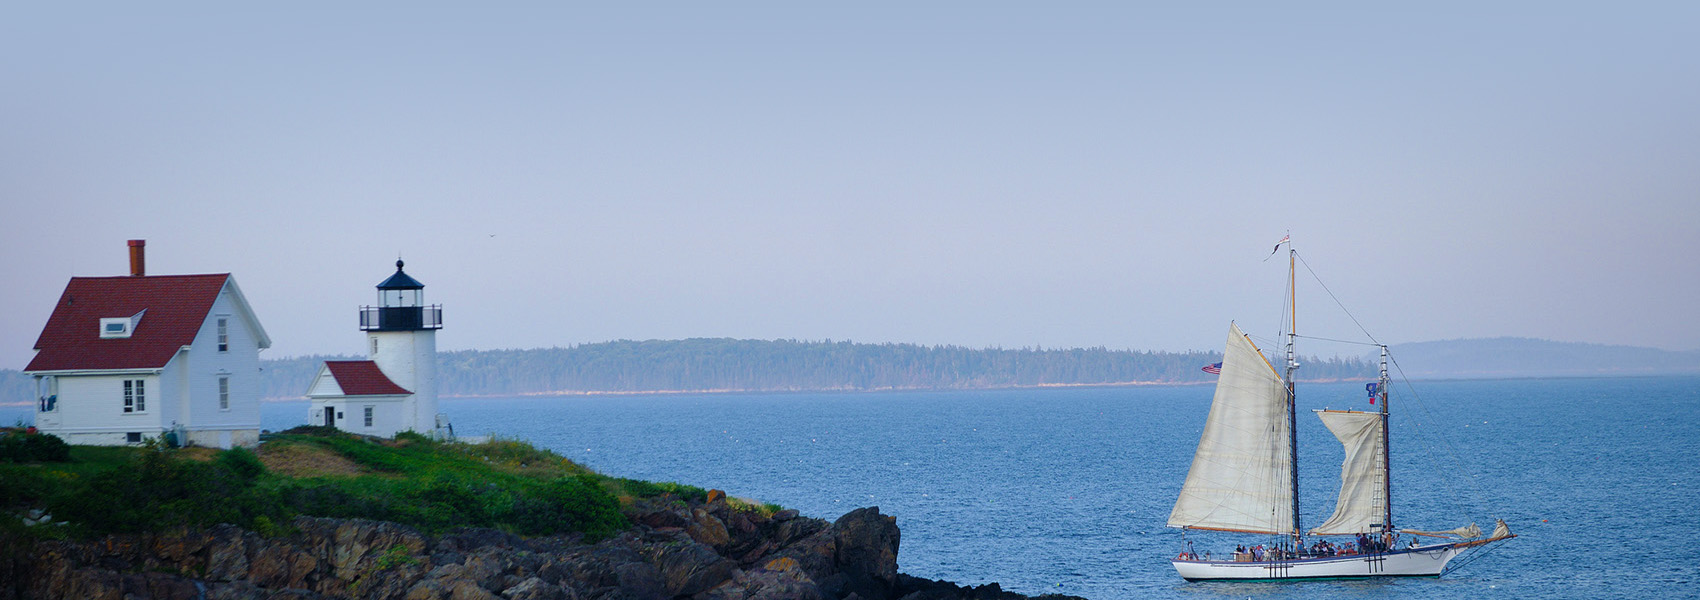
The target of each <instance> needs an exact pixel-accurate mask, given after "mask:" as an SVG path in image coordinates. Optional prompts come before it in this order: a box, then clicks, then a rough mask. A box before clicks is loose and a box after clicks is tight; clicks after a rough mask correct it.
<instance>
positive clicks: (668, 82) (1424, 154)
mask: <svg viewBox="0 0 1700 600" xmlns="http://www.w3.org/2000/svg"><path fill="white" fill-rule="evenodd" d="M234 4H235V5H233V3H226V2H218V3H205V4H188V3H112V4H106V5H101V3H46V2H42V3H10V4H7V5H6V6H5V7H4V8H0V223H3V224H4V229H3V233H0V256H3V258H4V261H3V262H0V290H3V293H0V342H3V343H0V367H6V368H21V367H22V366H23V365H24V364H25V363H26V362H27V361H28V360H29V358H30V357H31V356H32V355H33V351H32V350H31V346H32V345H33V342H34V341H35V337H36V335H37V334H38V333H39V332H40V329H41V327H42V325H43V324H44V323H45V322H46V319H47V315H48V313H49V312H50V310H51V309H52V305H53V302H54V300H55V299H56V298H57V297H58V295H59V293H60V292H61V291H62V290H63V288H64V285H65V282H66V280H67V279H68V278H70V277H72V276H100V275H122V274H125V273H127V268H128V266H127V264H128V263H127V258H126V248H125V243H124V241H125V240H126V239H130V238H145V239H147V241H148V246H147V249H148V269H149V272H150V273H151V274H175V273H204V272H231V273H234V274H235V276H236V278H237V280H238V281H239V282H240V284H241V286H242V289H243V291H244V292H245V293H246V294H247V296H248V298H249V300H250V301H251V302H252V304H253V306H254V308H255V310H256V311H257V312H258V314H259V317H260V319H261V320H262V322H263V323H264V324H265V326H266V328H267V329H268V331H269V332H270V334H271V336H272V339H273V340H274V346H273V348H272V349H271V350H270V351H268V352H267V353H266V354H265V355H264V356H269V357H273V358H277V357H286V356H293V355H301V354H310V353H359V352H360V351H361V349H362V339H363V338H362V337H361V334H360V332H359V331H358V330H357V328H356V308H357V307H358V306H360V305H361V304H371V303H373V301H374V299H375V293H374V290H373V286H374V285H376V284H377V283H378V282H379V281H381V280H383V279H384V278H385V277H387V276H389V274H390V273H391V272H393V271H394V267H393V266H392V263H393V262H394V261H395V258H396V255H397V254H398V253H399V254H401V255H402V256H403V257H404V258H405V259H406V260H407V263H408V272H409V273H410V274H412V275H414V276H415V277H417V278H418V279H420V280H421V281H423V282H424V283H425V284H426V286H427V287H426V290H425V292H426V299H427V301H429V302H433V303H441V304H443V305H444V317H445V321H446V327H445V328H444V329H443V330H442V332H440V333H439V336H438V344H439V347H440V348H443V349H462V348H530V347H547V346H556V345H568V344H574V343H584V342H596V341H605V340H610V339H620V338H631V339H648V338H684V337H698V336H716V337H718V336H728V337H738V338H765V339H772V338H798V339H824V338H831V339H839V340H842V339H850V340H855V341H861V342H887V341H892V342H918V343H924V344H946V343H948V344H959V345H967V346H976V347H978V346H994V345H995V346H1004V347H1021V346H1031V345H1042V346H1045V347H1054V346H1100V345H1102V346H1108V347H1111V348H1133V349H1153V350H1186V349H1218V348H1219V347H1220V346H1221V344H1222V339H1223V338H1224V336H1225V333H1226V330H1227V323H1228V320H1229V319H1238V320H1239V321H1240V322H1241V323H1242V325H1244V326H1245V328H1246V329H1247V330H1248V331H1250V332H1253V333H1257V334H1261V335H1268V334H1271V333H1273V332H1274V331H1275V330H1276V328H1277V327H1278V326H1279V313H1280V311H1281V306H1282V302H1281V297H1280V295H1281V291H1282V283H1283V281H1282V280H1283V279H1284V277H1285V275H1286V270H1285V265H1284V264H1282V263H1281V261H1280V260H1278V259H1271V260H1269V261H1268V262H1262V260H1263V258H1264V257H1265V255H1267V254H1268V253H1269V251H1270V249H1271V248H1272V247H1273V245H1274V242H1275V241H1276V240H1278V239H1280V237H1281V236H1282V235H1284V234H1286V233H1287V232H1289V231H1290V232H1291V233H1292V235H1293V238H1294V239H1295V240H1296V241H1297V243H1298V244H1299V246H1298V248H1299V252H1300V253H1301V255H1302V256H1304V257H1306V258H1307V259H1308V260H1309V262H1310V265H1311V266H1312V267H1314V268H1315V269H1316V270H1317V271H1318V273H1319V274H1320V275H1321V276H1322V278H1323V280H1324V282H1326V283H1327V284H1328V286H1329V287H1330V288H1332V289H1333V291H1334V292H1335V294H1337V295H1338V296H1340V298H1341V300H1342V301H1344V302H1345V303H1346V305H1347V306H1348V307H1349V308H1351V309H1352V310H1353V313H1354V314H1355V315H1356V316H1357V317H1358V319H1359V320H1360V321H1362V322H1363V323H1364V324H1365V325H1366V326H1367V327H1369V329H1370V330H1371V331H1372V332H1374V333H1375V334H1376V335H1377V336H1379V337H1380V338H1381V339H1382V340H1383V341H1388V342H1394V343H1397V342H1408V341H1423V340H1433V339H1447V338H1458V337H1489V336H1506V335H1510V336H1531V337H1541V338H1547V339H1556V340H1563V341H1586V342H1600V343H1612V344H1633V345H1645V346H1656V347H1661V348H1667V349H1692V348H1696V347H1700V342H1697V341H1696V340H1697V339H1700V319H1697V318H1696V317H1695V316H1694V307H1695V305H1696V301H1697V300H1700V261H1697V260H1696V257H1697V256H1700V3H1693V2H1671V3H1582V4H1575V5H1573V4H1570V3H1560V2H1531V3H1525V4H1519V3H1499V2H1490V3H1482V2H1464V3H1456V4H1442V3H1436V2H1421V3H1411V5H1410V6H1407V7H1404V8H1385V7H1366V6H1364V4H1365V3H1358V2H1342V3H1337V4H1294V3H1267V2H1253V3H1244V4H1241V3H1162V5H1161V6H1156V7H1139V6H1129V4H1131V3H1122V2H1113V3H1105V4H1087V3H1012V4H998V3H987V2H968V3H913V2H902V3H892V4H872V3H850V4H842V5H834V6H826V5H822V4H821V3H775V4H743V3H701V2H692V3H681V4H640V3H606V4H612V5H613V6H612V7H608V6H589V7H586V6H572V7H561V6H557V5H556V3H548V4H545V5H539V6H514V5H501V6H483V5H479V4H485V3H467V5H464V6H460V5H433V4H428V3H417V2H407V3H397V4H392V5H387V6H375V5H374V4H375V3H345V2H337V3H327V4H312V3H293V2H292V3H286V4H287V5H286V6H278V7H273V8H257V7H253V6H248V5H249V4H251V3H234ZM1171 4H1184V5H1185V6H1182V7H1172V6H1168V5H1171ZM1370 4H1383V3H1370ZM1302 268H1303V267H1301V269H1302ZM1299 293H1300V299H1299V301H1300V308H1301V313H1300V317H1299V319H1300V320H1299V327H1300V329H1301V331H1302V332H1309V333H1312V334H1315V335H1323V336H1345V335H1353V334H1355V331H1356V330H1355V328H1354V327H1352V326H1351V325H1350V323H1349V322H1345V321H1343V320H1342V319H1341V318H1339V317H1338V314H1339V313H1338V311H1337V310H1335V309H1333V307H1332V301H1330V300H1329V299H1328V297H1327V295H1326V294H1325V293H1324V292H1322V291H1321V290H1320V289H1317V288H1316V287H1315V285H1314V284H1307V285H1306V286H1301V288H1300V290H1299ZM1312 349H1313V350H1316V351H1318V352H1321V351H1323V350H1322V349H1320V348H1312Z"/></svg>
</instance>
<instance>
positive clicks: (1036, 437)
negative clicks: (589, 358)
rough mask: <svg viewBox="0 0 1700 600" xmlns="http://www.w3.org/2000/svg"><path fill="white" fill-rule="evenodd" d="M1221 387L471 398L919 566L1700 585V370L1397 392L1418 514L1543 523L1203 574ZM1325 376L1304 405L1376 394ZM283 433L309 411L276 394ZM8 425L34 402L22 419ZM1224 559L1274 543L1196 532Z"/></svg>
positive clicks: (1397, 588)
mask: <svg viewBox="0 0 1700 600" xmlns="http://www.w3.org/2000/svg"><path fill="white" fill-rule="evenodd" d="M1211 393H1212V388H1211V387H1209V386H1180V387H1127V388H1071V389H1042V390H1002V391H971V392H891V393H841V394H830V393H829V394H821V393H797V394H714V395H670V396H602V397H558V398H556V397H550V398H483V399H450V400H444V401H443V402H442V411H443V412H445V413H448V414H449V415H450V416H451V417H452V418H453V420H454V423H455V427H456V429H457V430H458V431H459V432H461V433H462V434H486V433H495V434H498V435H502V436H505V437H512V438H520V439H525V440H529V441H531V442H534V443H537V444H539V445H541V446H544V447H547V448H550V449H553V450H555V451H557V452H559V453H561V454H564V455H566V456H568V457H570V458H572V459H574V460H576V461H579V462H581V463H584V464H586V465H588V466H591V467H592V468H595V469H597V470H599V471H602V472H604V473H609V474H613V475H620V476H625V477H634V478H639V479H651V480H667V481H679V482H683V483H690V484H694V485H699V486H702V487H712V488H720V489H724V490H726V491H727V493H729V494H731V495H733V496H739V497H745V498H752V499H758V500H762V501H767V502H774V503H777V504H781V505H784V506H786V507H790V508H796V509H799V510H801V511H802V512H803V513H804V514H808V515H811V516H817V517H823V518H827V519H833V518H836V517H837V516H838V515H840V514H843V513H844V512H847V511H849V510H850V509H852V508H856V507H860V506H879V507H880V510H881V511H882V512H884V513H886V514H891V515H895V516H896V517H897V520H898V524H899V526H900V527H901V528H902V546H901V551H900V554H899V556H898V560H899V565H900V567H901V569H902V570H903V571H904V572H906V573H910V574H912V575H918V576H922V577H928V578H935V579H946V580H951V581H956V582H959V583H964V584H982V583H987V582H992V581H996V582H1000V583H1001V584H1002V585H1003V587H1004V589H1007V590H1012V591H1017V592H1021V593H1026V594H1041V593H1047V592H1060V593H1067V594H1076V595H1081V596H1085V597H1088V598H1093V599H1098V600H1110V599H1117V598H1167V597H1184V598H1247V597H1253V598H1286V597H1293V598H1300V597H1303V598H1316V597H1330V598H1341V597H1344V598H1380V597H1388V596H1395V595H1397V596H1406V597H1441V596H1447V597H1461V596H1462V597H1475V598H1530V597H1537V598H1663V597H1694V596H1695V595H1697V594H1700V592H1697V591H1696V589H1700V588H1696V587H1695V586H1696V584H1700V517H1697V516H1696V514H1695V511H1694V507H1695V504H1696V502H1695V501H1696V499H1700V378H1694V377H1649V378H1606V379H1541V380H1532V379H1531V380H1495V381H1429V382H1417V383H1416V385H1415V393H1416V396H1415V397H1414V398H1413V396H1412V394H1411V393H1410V391H1409V388H1406V387H1405V386H1404V385H1402V384H1401V385H1400V386H1399V389H1398V390H1396V395H1395V396H1394V398H1393V402H1394V405H1393V409H1394V414H1395V418H1394V425H1393V426H1394V430H1393V438H1392V444H1393V445H1392V447H1393V453H1394V454H1393V460H1394V469H1395V473H1394V485H1395V489H1394V508H1395V511H1396V518H1397V520H1398V522H1399V523H1401V524H1402V525H1405V526H1410V527H1420V528H1431V529H1442V528H1451V527H1455V526H1458V525H1462V524H1464V523H1467V522H1471V521H1474V522H1477V523H1479V524H1480V525H1481V526H1482V527H1483V529H1484V530H1486V529H1490V528H1491V527H1492V524H1493V519H1494V518H1495V517H1498V518H1503V519H1505V520H1506V521H1507V522H1508V523H1509V524H1510V525H1511V527H1512V530H1513V531H1514V532H1515V533H1518V534H1520V535H1521V537H1519V538H1517V539H1515V540H1512V541H1510V542H1508V543H1506V544H1502V545H1500V546H1498V547H1496V548H1495V549H1494V550H1493V551H1492V552H1489V553H1486V554H1485V555H1484V556H1482V557H1481V558H1480V559H1479V560H1476V561H1475V562H1473V563H1470V564H1468V565H1467V566H1465V567H1464V568H1463V569H1461V570H1459V571H1456V572H1453V573H1450V574H1448V575H1446V576H1445V577H1442V578H1439V579H1400V580H1393V581H1340V582H1288V583H1237V584H1236V583H1187V582H1185V581H1183V580H1181V579H1180V578H1178V577H1177V576H1175V574H1174V571H1173V569H1172V568H1171V567H1170V566H1169V564H1168V562H1167V559H1168V558H1169V557H1170V556H1173V555H1174V554H1175V553H1177V552H1179V551H1180V549H1181V548H1182V547H1183V544H1184V541H1183V539H1182V536H1181V534H1180V533H1179V532H1177V531H1175V530H1171V529H1168V528H1166V527H1164V521H1165V520H1166V519H1167V517H1168V513H1169V509H1170V507H1171V506H1172V504H1173V502H1174V498H1175V494H1176V493H1177V492H1178V490H1179V488H1180V484H1181V481H1182V480H1183V479H1184V477H1185V474H1186V470H1187V468H1188V466H1189V464H1190V461H1191V458H1192V452H1193V449H1194V448H1195V446H1196V444H1197V436H1198V434H1199V432H1200V431H1201V430H1202V428H1203V423H1204V418H1205V415H1206V413H1207V412H1208V410H1209V403H1210V397H1211ZM1363 396H1364V392H1363V387H1362V384H1314V385H1312V384H1301V386H1300V400H1299V404H1300V408H1301V410H1304V409H1319V408H1324V407H1331V408H1349V407H1355V408H1369V406H1368V405H1367V404H1366V403H1365V401H1364V399H1363ZM264 418H265V427H267V428H268V429H273V430H277V429H282V428H287V427H289V426H292V425H296V424H300V423H303V422H304V421H305V419H306V405H305V403H302V402H285V403H268V404H267V405H266V407H265V411H264ZM0 419H3V420H5V421H11V420H12V417H11V416H9V415H7V414H0ZM1299 427H1300V437H1301V441H1300V444H1301V460H1302V461H1303V462H1302V463H1301V471H1300V488H1301V498H1302V502H1303V514H1304V520H1305V522H1306V523H1310V524H1314V523H1319V522H1320V521H1321V520H1322V519H1324V518H1325V517H1326V516H1327V515H1328V513H1329V512H1331V511H1332V509H1333V494H1334V493H1335V489H1336V486H1337V484H1338V477H1339V460H1340V456H1341V450H1340V447H1339V444H1338V443H1337V442H1335V441H1334V440H1333V439H1332V437H1330V436H1329V435H1328V433H1327V431H1326V430H1325V429H1324V428H1323V427H1322V426H1321V424H1320V422H1318V421H1317V420H1316V419H1315V418H1314V417H1311V416H1309V415H1308V414H1301V419H1300V425H1299ZM1188 539H1190V540H1191V541H1193V542H1194V543H1195V544H1197V545H1198V549H1199V550H1200V551H1202V550H1205V549H1211V548H1214V549H1216V550H1217V551H1220V550H1223V549H1226V548H1231V547H1232V546H1233V545H1234V544H1236V543H1263V542H1265V541H1266V540H1267V538H1258V537H1256V536H1246V537H1239V536H1234V535H1231V534H1219V535H1210V534H1193V535H1191V536H1189V538H1188Z"/></svg>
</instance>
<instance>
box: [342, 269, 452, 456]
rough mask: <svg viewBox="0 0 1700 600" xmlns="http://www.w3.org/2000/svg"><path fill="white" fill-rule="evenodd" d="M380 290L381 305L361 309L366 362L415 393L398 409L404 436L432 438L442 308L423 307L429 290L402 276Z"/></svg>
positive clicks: (393, 277)
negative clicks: (411, 433)
mask: <svg viewBox="0 0 1700 600" xmlns="http://www.w3.org/2000/svg"><path fill="white" fill-rule="evenodd" d="M402 264H403V263H402V261H401V259H396V261H395V274H394V275H391V276H390V277H389V279H385V280H384V282H383V283H380V284H378V305H377V306H362V307H360V330H361V331H365V332H366V341H367V344H366V351H367V358H370V359H371V360H372V362H374V363H377V366H378V369H379V370H380V371H383V373H384V375H385V376H388V377H389V379H390V381H392V382H395V384H396V385H398V386H401V387H402V388H405V389H407V390H410V391H412V392H413V394H412V396H410V397H408V398H405V399H403V400H402V401H401V402H400V404H399V406H397V408H398V409H399V414H398V415H397V416H399V417H400V420H401V426H400V428H399V429H400V430H402V431H405V430H409V429H411V430H413V431H415V432H418V433H423V434H426V435H431V434H432V433H434V432H435V431H436V429H437V330H438V329H442V327H443V307H442V306H441V305H432V306H427V305H426V304H425V284H423V283H419V280H417V279H414V278H413V277H412V276H409V275H408V274H407V273H406V272H404V271H402Z"/></svg>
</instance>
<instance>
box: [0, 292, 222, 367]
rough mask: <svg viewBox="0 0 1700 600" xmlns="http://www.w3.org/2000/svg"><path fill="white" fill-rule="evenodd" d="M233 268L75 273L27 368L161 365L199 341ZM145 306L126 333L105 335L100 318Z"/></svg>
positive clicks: (133, 313)
mask: <svg viewBox="0 0 1700 600" xmlns="http://www.w3.org/2000/svg"><path fill="white" fill-rule="evenodd" d="M229 279H230V274H229V273H218V274H212V275H156V276H149V277H72V278H71V282H70V283H69V284H66V285H65V293H64V294H61V295H60V296H59V303H58V304H56V305H54V307H53V315H52V316H50V317H48V318H47V326H46V327H43V328H42V330H41V337H39V338H37V339H36V341H35V349H36V350H37V352H36V355H35V359H33V360H31V361H30V364H29V366H27V367H24V370H25V371H66V370H81V369H158V368H161V367H164V366H165V363H167V362H170V361H171V357H172V356H175V355H176V354H177V351H178V350H180V349H182V348H183V347H184V346H187V345H189V344H190V343H192V342H194V341H195V335H196V334H197V333H199V332H200V329H201V324H202V323H204V322H206V319H207V314H208V313H209V312H211V311H212V307H213V302H214V301H216V300H217V299H218V293H219V290H222V289H224V284H225V281H227V280H229ZM143 310H146V311H147V313H145V314H144V315H142V318H141V320H140V321H138V322H136V327H135V329H134V330H132V332H131V334H130V337H127V338H102V337H100V320H101V319H102V318H111V317H131V316H134V315H135V314H136V313H140V312H142V311H143Z"/></svg>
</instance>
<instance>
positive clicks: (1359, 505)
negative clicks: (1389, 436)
mask: <svg viewBox="0 0 1700 600" xmlns="http://www.w3.org/2000/svg"><path fill="white" fill-rule="evenodd" d="M1316 416H1318V417H1321V418H1322V424H1323V425H1327V426H1328V430H1329V431H1332V432H1334V437H1335V438H1337V439H1339V440H1340V445H1342V446H1344V447H1345V449H1346V460H1345V462H1343V463H1342V464H1341V465H1340V499H1339V501H1338V502H1337V503H1336V504H1335V505H1334V516H1331V517H1329V518H1328V521H1327V522H1325V523H1323V524H1321V525H1318V526H1317V527H1316V528H1315V529H1312V530H1310V533H1311V535H1351V534H1357V533H1369V532H1370V531H1371V528H1372V526H1373V527H1376V528H1379V526H1380V525H1381V524H1382V523H1381V522H1382V520H1383V519H1384V518H1385V517H1386V515H1387V505H1386V502H1387V499H1386V498H1383V497H1382V491H1383V490H1385V489H1386V488H1385V487H1384V485H1383V484H1384V482H1385V481H1386V479H1385V478H1386V477H1387V473H1385V467H1384V466H1383V465H1384V464H1385V463H1384V462H1383V459H1382V453H1383V448H1382V447H1381V441H1382V439H1384V438H1383V436H1382V432H1381V428H1382V418H1381V413H1370V412H1360V411H1344V410H1319V411H1316Z"/></svg>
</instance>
